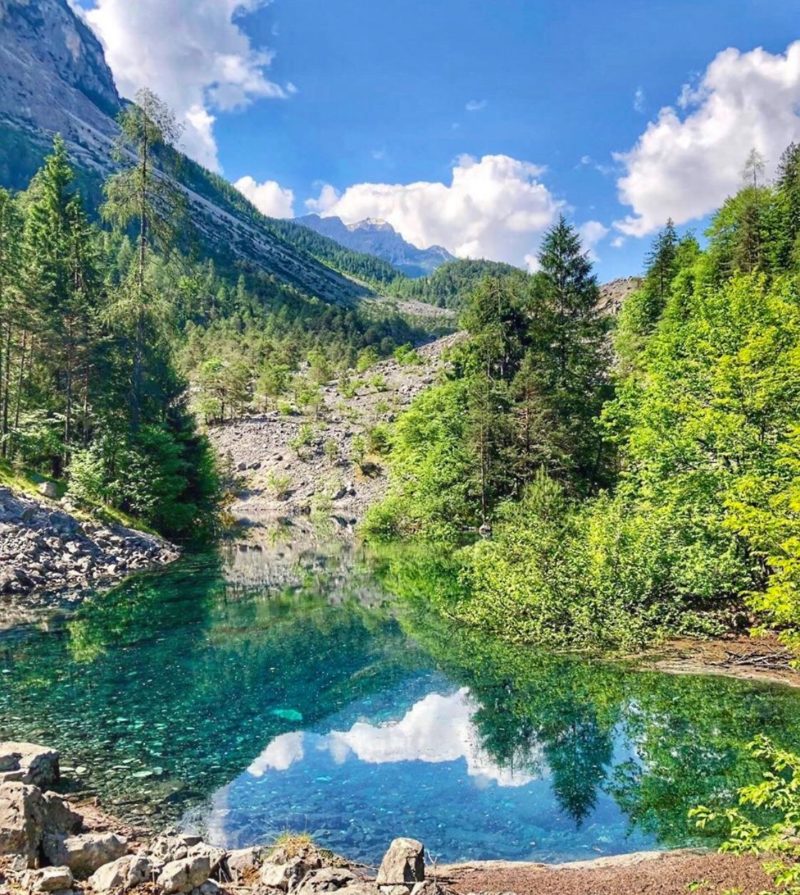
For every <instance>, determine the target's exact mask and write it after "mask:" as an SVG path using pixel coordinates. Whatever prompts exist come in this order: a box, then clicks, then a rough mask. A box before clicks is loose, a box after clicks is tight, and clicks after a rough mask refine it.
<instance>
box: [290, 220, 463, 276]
mask: <svg viewBox="0 0 800 895" xmlns="http://www.w3.org/2000/svg"><path fill="white" fill-rule="evenodd" d="M297 223H298V224H302V225H303V226H304V227H308V228H309V229H311V230H315V231H316V232H317V233H321V234H322V235H323V236H327V237H329V238H330V239H334V240H336V242H338V243H339V244H340V245H343V246H345V247H346V248H348V249H352V250H353V251H356V252H365V253H366V254H368V255H375V256H376V257H378V258H382V259H383V260H384V261H388V262H389V264H392V265H393V266H394V267H396V268H397V269H398V270H400V271H402V272H403V273H404V274H406V275H407V276H410V277H422V276H427V275H428V274H430V273H432V272H433V271H434V270H436V268H437V267H441V266H442V264H445V263H446V262H447V261H453V260H454V258H453V256H452V255H451V254H450V253H449V252H448V251H447V249H443V248H442V247H441V246H430V247H429V248H425V249H420V248H418V247H417V246H415V245H412V244H411V243H410V242H408V241H407V240H405V239H404V238H403V237H402V236H401V235H400V234H399V233H398V232H397V230H395V228H394V227H393V226H392V225H391V224H390V223H389V222H388V221H384V220H381V219H380V218H366V219H365V220H363V221H356V222H355V223H353V224H345V222H344V221H343V220H342V219H341V218H339V217H336V216H334V215H330V216H329V217H320V215H318V214H307V215H305V216H304V217H301V218H297Z"/></svg>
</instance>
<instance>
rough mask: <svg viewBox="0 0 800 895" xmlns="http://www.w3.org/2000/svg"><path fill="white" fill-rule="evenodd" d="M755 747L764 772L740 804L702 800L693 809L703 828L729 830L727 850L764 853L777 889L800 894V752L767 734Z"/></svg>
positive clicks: (746, 789) (742, 795)
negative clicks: (719, 804)
mask: <svg viewBox="0 0 800 895" xmlns="http://www.w3.org/2000/svg"><path fill="white" fill-rule="evenodd" d="M750 752H751V755H752V756H753V757H754V758H755V759H756V760H757V761H758V762H759V763H760V765H761V767H762V777H761V780H760V781H759V782H758V783H753V784H751V785H749V786H745V787H743V788H742V789H740V790H739V797H738V804H737V805H736V806H734V807H728V808H722V809H719V808H708V807H706V806H699V807H697V808H694V809H692V810H691V811H690V812H689V815H690V817H693V818H694V819H695V820H696V823H697V826H698V827H699V828H700V829H702V830H705V829H709V828H712V829H719V830H720V831H721V832H723V833H724V835H726V836H727V838H726V840H725V842H724V843H723V844H722V848H721V850H722V851H724V852H731V853H732V854H736V855H757V856H763V857H764V870H765V871H766V873H767V874H768V875H769V876H770V877H771V879H772V882H773V884H774V886H775V892H780V893H782V895H800V756H798V755H795V754H794V753H793V752H788V751H787V750H785V749H781V748H780V747H778V746H776V745H775V744H774V743H772V742H770V740H768V739H767V738H766V737H758V738H757V739H756V740H755V741H754V742H752V743H751V744H750ZM745 809H750V810H749V811H747V810H745ZM763 895H770V893H766V892H765V893H763ZM772 895H774V893H772Z"/></svg>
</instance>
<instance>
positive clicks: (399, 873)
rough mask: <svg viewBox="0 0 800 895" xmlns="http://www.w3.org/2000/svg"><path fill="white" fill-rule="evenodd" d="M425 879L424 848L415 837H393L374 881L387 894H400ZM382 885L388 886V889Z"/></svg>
mask: <svg viewBox="0 0 800 895" xmlns="http://www.w3.org/2000/svg"><path fill="white" fill-rule="evenodd" d="M424 879H425V848H424V846H423V845H422V843H421V842H417V840H416V839H405V838H400V839H395V840H394V841H393V842H392V844H391V845H390V846H389V850H388V851H387V852H386V854H385V855H384V856H383V860H382V861H381V866H380V869H379V870H378V875H377V876H376V877H375V883H376V884H377V885H378V886H380V887H381V890H382V891H384V892H386V893H387V895H401V893H402V891H403V889H404V888H405V889H406V891H410V890H411V888H412V887H413V886H414V884H415V883H419V882H422V881H423V880H424ZM384 887H390V891H388V892H387V889H385V888H384Z"/></svg>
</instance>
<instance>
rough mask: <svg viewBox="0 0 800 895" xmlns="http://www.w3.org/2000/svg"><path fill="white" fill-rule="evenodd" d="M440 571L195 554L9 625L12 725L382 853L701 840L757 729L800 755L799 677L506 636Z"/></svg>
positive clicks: (152, 784) (250, 835)
mask: <svg viewBox="0 0 800 895" xmlns="http://www.w3.org/2000/svg"><path fill="white" fill-rule="evenodd" d="M436 585H437V581H436V576H435V575H432V574H431V572H430V566H429V562H423V563H421V564H420V563H419V562H418V561H417V559H416V558H414V557H413V556H410V555H408V556H406V555H404V554H402V553H395V554H393V555H389V556H383V557H377V558H372V559H368V558H366V557H364V556H361V555H355V554H353V553H351V552H350V551H349V550H347V549H346V548H344V547H342V546H341V545H339V546H338V547H336V548H335V549H334V550H333V551H331V550H326V549H322V548H320V547H319V546H318V545H316V544H313V543H312V544H298V543H291V542H288V543H284V544H281V545H278V546H274V547H271V548H269V549H267V550H260V551H259V550H252V549H241V550H236V549H234V550H232V551H229V552H228V553H227V554H226V555H224V556H221V557H218V558H216V557H212V558H205V559H192V560H186V561H184V562H182V563H181V564H180V565H178V566H176V567H174V568H172V569H170V570H167V571H165V572H163V573H159V574H157V575H152V576H144V577H141V578H139V579H136V580H134V581H131V582H128V583H127V584H125V585H123V586H122V587H120V588H117V589H116V590H114V591H112V592H111V593H110V594H107V595H105V596H101V597H98V598H97V599H96V600H93V601H91V602H90V603H87V604H85V605H84V607H83V608H82V609H81V610H80V611H79V612H78V613H77V614H76V615H74V616H73V617H71V618H64V619H60V620H58V619H56V620H53V621H52V622H51V623H50V624H48V625H47V626H46V629H45V628H43V629H31V628H24V629H16V630H12V631H11V632H9V633H8V634H6V635H4V636H3V637H2V639H0V737H2V738H8V737H13V738H17V739H19V738H30V739H38V740H41V741H45V742H48V743H53V744H55V745H57V746H58V747H59V748H61V750H62V752H63V754H64V755H65V756H68V757H69V758H70V759H71V764H72V766H73V767H75V768H77V769H78V770H77V771H76V772H74V774H73V775H75V774H77V776H78V777H79V778H80V780H81V782H82V784H83V785H84V786H86V787H87V788H90V789H91V790H93V791H95V792H97V793H99V794H100V795H101V797H102V798H103V800H104V802H105V803H106V804H109V805H110V806H112V807H114V808H115V809H116V810H117V811H118V812H119V813H122V814H124V815H126V816H129V817H131V818H132V819H143V818H144V819H146V818H149V819H150V820H151V821H152V822H155V823H159V822H167V821H169V822H178V823H181V824H182V825H183V826H185V827H191V828H195V827H197V828H200V829H202V830H203V831H204V832H205V833H206V834H207V835H209V837H210V838H212V839H213V840H215V841H217V842H219V843H220V844H225V845H229V846H242V845H247V844H251V843H257V842H263V841H268V840H269V839H270V838H272V837H274V835H275V834H277V833H278V832H280V831H282V830H286V829H294V830H308V831H309V832H311V833H313V834H314V836H315V838H317V840H318V841H320V842H321V843H322V844H324V845H326V846H328V847H330V848H333V849H335V850H337V851H340V852H343V853H345V854H347V855H348V856H350V857H353V858H360V859H363V860H366V861H370V862H374V861H376V860H378V859H379V858H380V856H381V854H382V853H383V851H384V850H385V848H386V845H387V844H388V842H389V841H390V840H391V839H392V838H393V837H394V836H397V835H409V836H415V837H417V838H420V839H422V840H423V841H424V842H425V843H426V845H427V847H428V849H429V852H430V853H431V854H433V855H435V856H437V857H438V858H439V859H440V860H445V861H451V860H459V859H466V858H511V859H535V860H548V861H557V860H567V859H573V858H586V857H593V856H596V855H598V854H616V853H622V852H629V851H635V850H638V849H642V848H651V847H671V846H679V845H687V844H691V843H694V842H697V841H698V840H697V833H696V831H694V830H693V828H692V827H691V825H690V822H689V821H688V820H687V817H686V814H687V811H688V809H689V808H690V807H692V806H693V805H695V804H697V803H698V802H709V801H713V800H714V799H715V798H719V797H725V796H729V794H730V793H731V792H732V791H733V790H734V789H735V787H736V786H738V785H740V784H741V783H743V782H745V781H746V780H747V779H748V777H750V776H751V775H752V772H753V769H752V766H751V765H750V763H749V760H748V759H747V757H746V753H745V745H746V743H747V742H748V741H749V740H750V739H752V737H753V736H754V735H755V734H756V733H758V732H766V733H768V734H770V735H771V736H773V737H774V738H775V739H777V740H778V741H779V742H781V743H782V744H784V745H787V746H790V747H792V748H800V693H798V692H795V691H792V690H788V689H783V688H770V687H758V686H755V685H753V684H748V683H743V682H737V681H730V680H725V679H722V678H704V677H688V676H687V677H675V676H669V675H662V674H656V673H633V672H630V671H628V670H626V669H625V668H624V667H620V666H614V665H608V664H602V663H592V662H588V661H584V660H578V659H568V658H563V657H553V656H548V655H547V654H542V653H537V652H534V651H531V650H524V649H515V648H512V647H509V646H507V645H504V644H501V643H498V642H493V641H487V640H486V639H485V638H481V637H477V636H475V635H473V634H471V633H470V632H466V631H459V630H455V629H453V628H452V627H450V626H448V625H446V624H444V623H442V622H441V621H439V620H437V619H435V618H433V617H431V615H430V613H428V612H426V611H425V609H424V591H425V589H426V588H428V587H432V586H436ZM393 592H398V593H401V594H402V598H400V599H397V598H395V596H394V594H393ZM415 596H416V597H422V598H423V601H422V602H421V603H420V602H419V601H417V600H415V599H413V598H414V597H415Z"/></svg>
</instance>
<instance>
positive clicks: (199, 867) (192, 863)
mask: <svg viewBox="0 0 800 895" xmlns="http://www.w3.org/2000/svg"><path fill="white" fill-rule="evenodd" d="M210 873H211V862H210V861H209V859H208V856H207V855H195V856H194V857H192V858H186V859H185V860H183V861H170V863H169V864H167V865H166V866H165V867H164V869H163V870H162V871H161V873H160V875H159V877H158V880H157V884H158V886H159V888H160V889H162V890H163V892H164V895H173V893H182V892H191V891H192V889H196V888H198V887H199V886H201V885H202V884H203V883H204V882H205V881H206V880H207V879H208V877H209V875H210Z"/></svg>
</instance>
